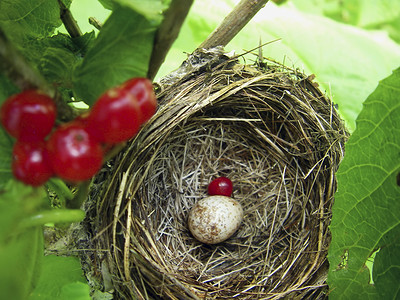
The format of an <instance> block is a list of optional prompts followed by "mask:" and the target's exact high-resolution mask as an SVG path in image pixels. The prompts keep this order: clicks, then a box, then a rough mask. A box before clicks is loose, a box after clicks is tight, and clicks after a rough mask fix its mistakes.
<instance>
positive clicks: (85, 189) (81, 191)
mask: <svg viewBox="0 0 400 300" xmlns="http://www.w3.org/2000/svg"><path fill="white" fill-rule="evenodd" d="M90 182H91V181H90V180H87V181H83V182H81V183H80V184H79V186H78V191H77V192H76V194H75V196H74V198H72V199H71V200H70V201H67V208H73V209H79V208H80V207H81V206H82V204H83V202H84V201H85V200H86V198H87V197H88V195H89V190H90Z"/></svg>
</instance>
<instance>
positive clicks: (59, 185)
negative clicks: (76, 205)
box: [47, 178, 74, 206]
mask: <svg viewBox="0 0 400 300" xmlns="http://www.w3.org/2000/svg"><path fill="white" fill-rule="evenodd" d="M47 186H48V188H50V189H51V190H53V191H54V192H55V193H56V194H57V196H58V197H59V198H60V200H61V201H62V202H63V203H64V206H65V203H67V202H68V201H71V200H72V199H73V198H74V194H73V193H72V192H71V190H70V189H69V188H68V186H67V185H66V184H65V182H64V181H62V180H61V179H59V178H51V179H50V180H49V181H48V182H47Z"/></svg>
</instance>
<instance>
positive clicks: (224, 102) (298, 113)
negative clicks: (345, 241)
mask: <svg viewBox="0 0 400 300" xmlns="http://www.w3.org/2000/svg"><path fill="white" fill-rule="evenodd" d="M157 90H158V99H159V101H160V106H159V109H158V111H157V113H156V114H155V115H154V116H153V118H152V119H151V120H150V121H149V122H148V123H147V124H146V125H145V126H144V128H142V130H141V132H140V133H139V134H138V135H137V136H136V138H135V139H134V140H133V141H132V142H131V143H130V144H129V145H128V146H127V148H126V149H125V150H124V151H123V152H122V153H121V154H120V155H119V156H117V157H116V158H115V159H114V161H113V162H112V164H111V165H112V166H111V167H110V169H111V170H108V171H105V172H103V173H102V174H100V175H99V177H98V178H97V185H95V186H102V188H97V189H94V190H95V191H94V192H93V191H92V195H91V198H92V201H91V202H90V201H89V202H88V204H87V220H86V221H87V228H86V230H89V232H91V234H92V236H91V238H90V241H91V246H90V247H93V248H94V249H95V251H94V253H92V252H90V255H89V257H90V261H91V264H93V265H96V266H97V267H96V270H98V271H99V270H100V271H99V272H97V273H96V272H94V271H93V272H91V274H92V276H94V277H96V276H97V277H98V280H99V281H101V282H102V288H103V289H106V290H107V289H108V290H110V289H114V292H115V297H116V298H117V299H231V298H239V299H278V298H282V297H289V298H297V297H299V298H302V297H306V298H314V299H317V298H323V297H325V292H326V285H325V279H326V273H327V261H326V253H327V249H328V246H329V242H330V234H329V230H328V225H329V223H330V217H331V206H332V202H333V196H334V192H335V189H336V181H335V171H336V170H337V168H338V164H339V162H340V161H341V159H342V157H343V151H344V149H343V148H344V142H345V140H346V136H347V133H346V130H345V128H344V125H343V122H342V120H341V119H340V117H339V116H338V114H337V112H336V110H335V108H334V105H333V104H332V102H331V101H330V100H329V99H328V98H327V97H326V96H325V95H324V94H323V93H322V92H321V91H320V90H319V89H318V87H317V84H316V83H314V82H313V81H312V78H310V77H307V76H306V75H304V74H303V73H301V72H299V71H298V70H294V69H291V68H288V67H285V66H283V65H281V64H278V63H276V62H273V61H270V60H264V61H263V63H262V64H258V65H245V64H241V63H239V61H238V59H237V57H236V58H232V57H228V56H227V55H225V54H223V53H222V52H221V51H220V50H218V49H217V50H214V51H210V52H204V51H203V52H201V53H197V54H195V55H192V56H191V57H189V59H188V60H187V61H186V62H185V63H184V64H183V65H182V67H181V68H180V69H179V70H178V71H177V72H175V73H173V74H171V75H170V76H168V77H166V78H164V79H163V80H162V81H161V82H160V83H159V84H158V88H157ZM218 176H226V177H228V178H230V179H231V180H232V182H233V184H234V191H233V196H232V197H233V198H234V199H236V200H237V201H239V202H240V203H241V204H242V206H243V209H244V219H243V222H242V224H241V226H240V228H239V229H238V231H237V232H236V233H235V234H234V236H232V237H231V238H229V239H228V240H226V241H225V242H222V243H219V244H215V245H207V244H203V243H201V242H199V241H197V240H196V239H195V238H194V237H193V236H192V235H191V234H190V231H189V230H188V226H187V217H188V213H189V211H190V209H191V207H192V206H193V205H194V203H195V202H196V201H197V200H199V199H202V198H204V197H206V196H207V186H208V184H209V183H210V181H211V180H212V179H214V178H216V177H218ZM100 183H101V185H100ZM96 274H97V275H96Z"/></svg>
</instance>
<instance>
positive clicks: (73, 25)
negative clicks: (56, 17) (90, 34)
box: [58, 0, 82, 38]
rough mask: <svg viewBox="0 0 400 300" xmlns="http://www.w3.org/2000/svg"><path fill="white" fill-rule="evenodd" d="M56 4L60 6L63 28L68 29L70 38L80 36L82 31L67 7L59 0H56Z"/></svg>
mask: <svg viewBox="0 0 400 300" xmlns="http://www.w3.org/2000/svg"><path fill="white" fill-rule="evenodd" d="M58 5H59V6H60V19H61V21H62V22H63V23H64V26H65V29H66V30H67V31H68V33H69V35H70V36H71V37H72V38H77V37H80V36H82V31H81V29H80V28H79V26H78V23H77V22H76V20H75V19H74V17H73V16H72V14H71V11H70V10H69V9H68V7H66V6H65V4H64V3H63V2H62V1H61V0H58Z"/></svg>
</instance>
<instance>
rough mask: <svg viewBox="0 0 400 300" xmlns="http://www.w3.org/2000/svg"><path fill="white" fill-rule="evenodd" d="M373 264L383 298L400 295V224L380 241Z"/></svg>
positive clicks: (377, 287)
mask: <svg viewBox="0 0 400 300" xmlns="http://www.w3.org/2000/svg"><path fill="white" fill-rule="evenodd" d="M379 247H380V250H379V252H378V253H377V254H376V257H375V260H374V266H373V278H374V283H375V286H376V289H377V290H378V293H379V295H380V297H381V299H398V298H399V296H400V284H399V282H400V226H396V227H395V228H393V229H391V230H390V231H389V232H388V233H387V234H385V235H384V236H383V237H382V239H381V240H380V243H379Z"/></svg>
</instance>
